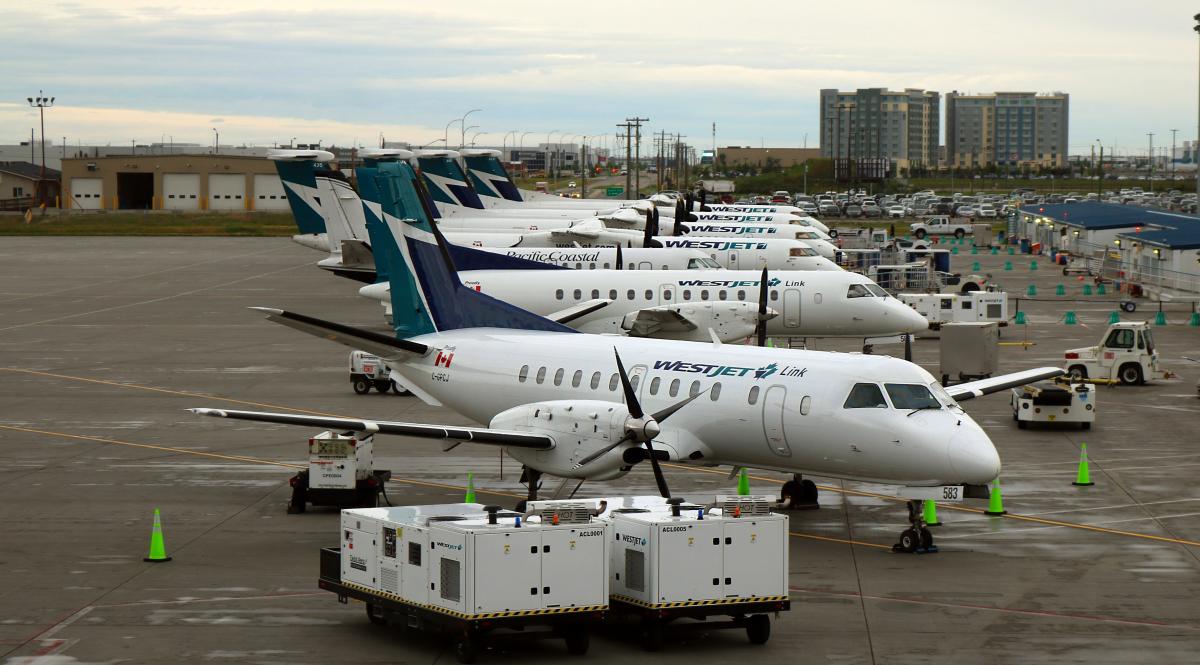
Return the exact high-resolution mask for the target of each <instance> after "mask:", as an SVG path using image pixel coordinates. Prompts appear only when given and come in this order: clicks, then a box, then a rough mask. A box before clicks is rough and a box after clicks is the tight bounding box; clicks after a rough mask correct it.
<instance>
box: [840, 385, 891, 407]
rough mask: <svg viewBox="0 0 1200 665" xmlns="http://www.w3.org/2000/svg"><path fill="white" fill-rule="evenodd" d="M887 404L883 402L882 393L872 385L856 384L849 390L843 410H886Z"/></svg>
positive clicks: (877, 387)
mask: <svg viewBox="0 0 1200 665" xmlns="http://www.w3.org/2000/svg"><path fill="white" fill-rule="evenodd" d="M887 406H888V405H887V402H885V401H883V391H881V390H880V389H879V386H877V385H875V384H874V383H856V384H854V387H853V388H851V389H850V396H849V397H847V398H846V403H845V404H843V405H842V408H843V409H886V408H887Z"/></svg>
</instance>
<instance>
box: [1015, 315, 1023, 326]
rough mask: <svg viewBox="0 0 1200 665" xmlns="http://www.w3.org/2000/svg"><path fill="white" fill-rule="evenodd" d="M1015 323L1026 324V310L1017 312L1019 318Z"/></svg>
mask: <svg viewBox="0 0 1200 665" xmlns="http://www.w3.org/2000/svg"><path fill="white" fill-rule="evenodd" d="M1013 323H1015V324H1016V325H1018V326H1023V325H1025V312H1017V320H1016V321H1014V322H1013Z"/></svg>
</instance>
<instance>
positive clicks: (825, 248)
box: [679, 222, 837, 261]
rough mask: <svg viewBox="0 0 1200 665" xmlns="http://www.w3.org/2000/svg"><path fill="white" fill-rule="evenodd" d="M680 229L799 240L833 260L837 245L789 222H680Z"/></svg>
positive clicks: (718, 235) (716, 235) (715, 234)
mask: <svg viewBox="0 0 1200 665" xmlns="http://www.w3.org/2000/svg"><path fill="white" fill-rule="evenodd" d="M679 227H680V228H681V230H682V231H683V232H684V233H686V234H688V235H691V234H695V235H698V236H708V237H712V238H788V239H791V240H799V241H801V242H803V243H804V244H806V245H808V246H809V247H812V248H813V249H815V250H817V253H819V254H820V255H821V256H824V257H825V258H827V259H829V260H831V261H833V260H835V259H836V258H837V247H835V246H834V245H833V243H831V242H829V240H827V239H824V238H822V237H821V236H823V235H824V234H823V233H821V232H820V231H817V230H815V229H807V228H804V227H803V226H792V225H790V224H759V225H755V224H737V223H733V222H680V223H679Z"/></svg>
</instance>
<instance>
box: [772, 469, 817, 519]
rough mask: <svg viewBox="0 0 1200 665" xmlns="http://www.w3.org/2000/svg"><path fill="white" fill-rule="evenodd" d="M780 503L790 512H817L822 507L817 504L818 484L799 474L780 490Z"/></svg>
mask: <svg viewBox="0 0 1200 665" xmlns="http://www.w3.org/2000/svg"><path fill="white" fill-rule="evenodd" d="M779 503H780V504H782V505H783V507H784V508H787V509H790V510H816V509H817V508H820V507H821V504H820V503H818V502H817V484H816V483H814V482H813V481H811V480H806V479H804V478H803V477H802V476H801V475H800V474H798V473H797V474H795V475H793V476H792V479H791V480H789V481H787V482H786V483H784V484H783V489H781V490H779Z"/></svg>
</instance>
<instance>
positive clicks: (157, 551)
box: [142, 508, 171, 563]
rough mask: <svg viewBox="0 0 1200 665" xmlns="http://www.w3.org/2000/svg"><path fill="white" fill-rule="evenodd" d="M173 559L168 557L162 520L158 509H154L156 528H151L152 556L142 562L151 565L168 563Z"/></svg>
mask: <svg viewBox="0 0 1200 665" xmlns="http://www.w3.org/2000/svg"><path fill="white" fill-rule="evenodd" d="M170 560H171V557H169V556H167V548H166V545H164V544H163V535H162V518H161V517H159V514H158V508H155V509H154V526H152V527H150V554H149V555H147V556H146V558H144V559H142V561H149V562H150V563H166V562H167V561H170Z"/></svg>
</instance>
